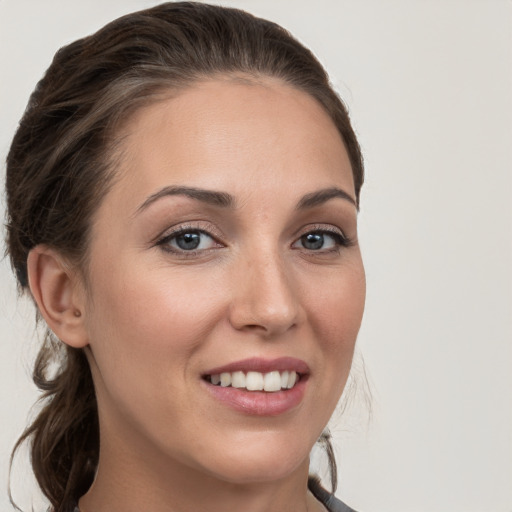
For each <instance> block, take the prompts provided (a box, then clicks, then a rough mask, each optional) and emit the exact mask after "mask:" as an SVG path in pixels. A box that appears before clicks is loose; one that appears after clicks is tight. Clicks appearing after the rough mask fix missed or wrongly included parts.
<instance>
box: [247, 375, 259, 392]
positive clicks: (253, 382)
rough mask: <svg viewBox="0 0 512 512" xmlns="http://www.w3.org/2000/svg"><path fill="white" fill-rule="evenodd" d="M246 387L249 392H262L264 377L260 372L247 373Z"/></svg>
mask: <svg viewBox="0 0 512 512" xmlns="http://www.w3.org/2000/svg"><path fill="white" fill-rule="evenodd" d="M245 387H246V388H247V389H248V390H249V391H261V390H262V389H263V375H262V374H261V373H260V372H247V375H246V376H245Z"/></svg>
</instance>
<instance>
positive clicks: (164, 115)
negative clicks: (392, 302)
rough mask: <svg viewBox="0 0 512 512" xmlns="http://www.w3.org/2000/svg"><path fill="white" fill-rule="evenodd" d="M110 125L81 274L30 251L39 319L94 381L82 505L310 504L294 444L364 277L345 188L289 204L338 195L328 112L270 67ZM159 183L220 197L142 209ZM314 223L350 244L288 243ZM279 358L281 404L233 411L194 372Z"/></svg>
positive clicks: (302, 455) (337, 350)
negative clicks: (87, 486) (289, 392)
mask: <svg viewBox="0 0 512 512" xmlns="http://www.w3.org/2000/svg"><path fill="white" fill-rule="evenodd" d="M120 135H121V136H122V148H121V149H122V155H123V156H122V159H121V162H120V163H119V178H118V179H117V181H116V182H115V184H114V186H113V187H112V188H111V190H110V191H109V192H108V193H107V195H106V197H105V198H104V201H103V202H102V204H101V206H100V207H99V210H98V211H97V212H96V215H95V217H94V224H93V229H92V236H91V244H90V251H89V256H90V258H89V264H88V268H87V271H86V276H87V277H86V282H83V281H81V278H80V277H79V276H80V275H81V274H79V273H74V272H72V271H71V270H70V269H69V266H66V265H64V264H63V263H62V260H61V259H60V258H59V256H58V255H56V254H54V253H53V252H52V251H51V250H48V249H47V248H41V247H40V248H36V250H34V251H33V252H32V253H31V256H30V257H29V272H30V274H31V286H32V288H33V294H34V296H35V298H36V300H38V303H39V304H40V309H41V310H42V312H43V316H45V318H46V319H47V322H48V323H49V325H50V327H52V328H53V329H54V331H55V332H56V334H58V335H59V336H60V337H61V339H63V341H65V342H67V343H69V344H70V345H73V346H76V347H85V348H86V353H87V354H88V359H89V362H90V365H91V369H92V373H93V379H94V383H95V387H96V392H97V397H98V408H99V417H100V431H101V441H102V444H101V450H100V464H99V470H98V475H97V478H96V481H95V483H94V484H93V486H92V488H91V490H90V491H89V492H88V493H87V494H86V495H85V496H84V497H83V498H82V500H81V502H80V506H81V509H82V511H83V512H106V511H107V510H108V511H114V510H123V511H124V512H132V511H133V512H136V511H137V512H139V511H140V510H151V511H152V512H164V511H165V512H169V511H172V512H178V511H185V510H186V511H190V510H194V511H203V510H204V511H206V510H208V511H209V512H211V511H214V512H215V511H217V510H218V511H221V510H244V511H246V512H252V511H254V512H256V511H266V512H269V511H287V510H289V511H294V512H297V511H306V510H309V511H310V512H311V511H313V510H323V507H322V506H321V505H320V504H319V503H318V502H317V501H316V500H314V498H313V497H312V496H311V495H309V494H308V492H307V490H306V481H307V476H308V465H309V452H310V450H311V448H312V446H313V444H314V443H315V441H316V439H317V438H318V436H319V435H320V433H321V432H322V430H323V428H324V427H325V425H326V424H327V421H328V420H329V418H330V416H331V414H332V412H333V410H334V408H335V406H336V403H337V402H338V400H339V397H340V395H341V393H342V390H343V387H344V385H345V382H346V379H347V376H348V373H349V370H350V365H351V361H352V355H353V350H354V345H355V341H356V337H357V332H358V330H359V326H360V322H361V318H362V314H363V308H364V298H365V278H364V270H363V264H362V260H361V254H360V250H359V246H358V243H357V209H356V207H355V205H354V204H353V202H351V201H350V200H349V199H347V198H343V197H334V198H331V199H329V200H325V201H323V202H321V204H317V205H316V206H313V207H309V208H304V209H300V210H298V209H297V204H298V203H299V202H300V201H301V199H302V198H303V197H304V196H306V195H307V194H311V193H315V192H317V191H319V190H322V189H331V188H333V187H336V188H338V189H341V190H342V191H344V192H345V193H346V194H347V196H348V197H349V198H354V196H355V193H354V184H353V178H352V170H351V167H350V162H349V159H348V156H347V153H346V150H345V147H344V145H343V142H342V140H341V138H340V135H339V133H338V132H337V130H336V127H335V126H334V124H333V122H332V121H331V119H330V118H329V116H328V115H327V114H326V113H325V112H324V111H323V109H322V108H321V106H320V105H319V104H318V103H317V102H316V101H315V100H314V99H313V98H311V97H310V96H309V95H307V94H305V93H303V92H301V91H298V90H295V89H293V88H291V87H290V86H287V85H284V84H282V83H280V82H278V81H275V80H270V79H265V80H261V81H259V82H254V83H248V82H247V81H246V82H242V81H240V80H235V79H217V80H209V81H205V82H201V83H199V84H196V85H194V86H192V87H190V88H188V89H186V90H185V91H182V92H180V93H179V94H175V95H174V96H173V97H169V98H167V99H165V100H163V101H160V102H158V103H155V104H153V105H151V106H148V107H144V108H143V109H141V110H140V111H139V112H137V113H136V114H135V115H134V116H133V117H132V118H131V119H130V120H129V122H128V123H127V124H126V125H125V127H124V128H123V131H122V133H121V134H120ZM170 186H179V187H196V188H201V189H206V190H210V191H220V192H224V193H228V194H230V195H231V196H232V197H233V199H234V201H235V206H234V207H232V208H226V207H222V206H216V205H212V204H207V203H205V202H203V201H200V200H198V199H194V198H191V197H188V196H187V195H163V196H162V197H160V198H158V199H157V200H154V201H153V202H152V203H151V204H149V205H147V206H146V207H143V208H142V209H141V205H143V204H144V203H145V202H147V201H148V198H150V197H152V196H154V194H155V193H158V192H159V191H161V190H162V189H164V188H165V187H170ZM183 227H184V228H186V229H189V230H196V231H197V230H201V231H204V232H206V233H209V236H208V235H201V237H202V239H201V244H202V245H201V246H200V248H199V249H198V250H195V251H192V252H190V251H189V252H188V253H187V252H186V251H183V250H180V249H179V248H178V247H177V245H176V243H177V241H176V239H172V238H171V239H169V236H170V234H171V233H172V232H173V230H176V229H179V228H183ZM323 230H324V231H325V230H327V231H329V232H335V233H338V234H340V233H341V234H343V236H345V237H346V238H348V239H350V240H351V244H350V245H349V246H346V247H345V246H342V245H341V246H340V245H339V244H338V243H337V242H336V240H335V238H336V237H335V236H333V235H329V234H325V235H324V245H323V246H322V248H320V249H314V250H313V249H309V248H307V247H305V246H304V239H303V238H301V237H302V236H303V235H305V234H306V233H309V232H315V233H318V232H321V231H323ZM164 237H167V240H166V243H159V241H161V240H162V238H164ZM308 247H309V246H308ZM45 290H49V291H45ZM45 296H46V299H45ZM77 311H79V313H78V314H76V312H77ZM72 313H73V314H72ZM59 315H60V316H59ZM282 356H291V357H296V358H299V359H302V360H304V361H305V362H306V363H307V364H308V365H309V368H310V375H309V379H308V381H307V385H306V390H305V394H304V398H303V400H302V401H301V403H300V404H299V405H298V406H296V407H294V408H293V409H291V410H289V411H287V412H285V413H283V414H280V415H278V416H264V417H262V416H251V415H247V414H243V413H241V412H239V411H235V410H233V409H232V408H230V407H228V406H226V405H225V404H223V403H220V402H219V401H218V400H216V399H214V398H212V396H211V395H210V394H209V393H207V392H205V383H204V381H203V380H202V379H201V375H202V374H204V372H206V371H207V370H208V369H211V368H214V367H218V366H221V365H225V364H227V363H231V362H233V361H238V360H241V359H246V358H249V357H263V358H266V359H273V358H277V357H282Z"/></svg>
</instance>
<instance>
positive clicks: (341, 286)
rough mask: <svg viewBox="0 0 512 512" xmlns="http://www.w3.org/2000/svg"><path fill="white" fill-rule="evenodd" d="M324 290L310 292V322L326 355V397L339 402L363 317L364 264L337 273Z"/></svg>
mask: <svg viewBox="0 0 512 512" xmlns="http://www.w3.org/2000/svg"><path fill="white" fill-rule="evenodd" d="M317 284H318V285H320V284H323V286H319V288H320V290H319V291H318V292H317V293H309V294H308V295H309V296H310V297H311V298H310V299H309V301H310V302H309V307H308V308H307V309H308V310H309V311H310V318H309V321H310V325H311V328H312V329H313V330H314V333H315V339H316V340H317V342H318V344H319V348H320V351H321V354H322V358H321V368H322V375H323V376H324V377H325V379H324V383H323V386H324V388H325V389H328V391H325V393H326V396H332V397H333V399H334V400H333V403H336V402H337V400H338V398H339V396H340V395H341V392H342V391H343V388H344V386H345V382H346V379H347V377H348V374H349V371H350V366H351V363H352V356H353V353H354V347H355V343H356V339H357V334H358V332H359V328H360V325H361V320H362V317H363V311H364V304H365V293H366V282H365V275H364V269H363V265H362V263H361V262H360V261H359V262H355V264H353V265H351V266H349V267H346V268H344V269H343V270H340V271H339V272H336V273H333V275H332V276H330V278H326V279H325V280H324V281H323V282H322V283H317Z"/></svg>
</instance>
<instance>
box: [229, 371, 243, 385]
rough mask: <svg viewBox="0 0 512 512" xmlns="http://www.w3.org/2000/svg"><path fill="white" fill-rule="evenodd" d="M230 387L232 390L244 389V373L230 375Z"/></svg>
mask: <svg viewBox="0 0 512 512" xmlns="http://www.w3.org/2000/svg"><path fill="white" fill-rule="evenodd" d="M231 385H232V386H233V387H234V388H245V374H244V372H233V373H232V374H231Z"/></svg>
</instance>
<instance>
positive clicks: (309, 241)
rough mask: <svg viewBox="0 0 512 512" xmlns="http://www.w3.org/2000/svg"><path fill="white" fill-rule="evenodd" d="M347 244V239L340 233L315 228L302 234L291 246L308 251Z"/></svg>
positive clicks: (332, 248)
mask: <svg viewBox="0 0 512 512" xmlns="http://www.w3.org/2000/svg"><path fill="white" fill-rule="evenodd" d="M349 244H350V242H349V240H348V239H347V238H346V237H345V236H344V235H342V234H341V233H337V232H336V233H334V232H331V231H325V230H323V231H322V230H316V231H310V232H309V233H305V234H304V235H302V236H301V237H300V238H299V239H298V240H297V241H296V242H295V243H294V244H293V247H294V248H299V249H300V248H303V249H306V250H308V251H333V250H336V249H337V248H338V247H340V246H343V247H346V246H348V245H349Z"/></svg>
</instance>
